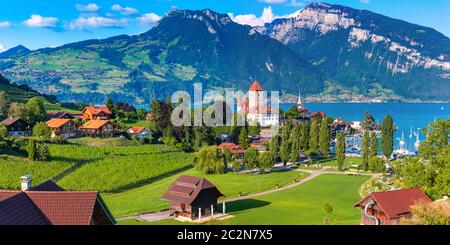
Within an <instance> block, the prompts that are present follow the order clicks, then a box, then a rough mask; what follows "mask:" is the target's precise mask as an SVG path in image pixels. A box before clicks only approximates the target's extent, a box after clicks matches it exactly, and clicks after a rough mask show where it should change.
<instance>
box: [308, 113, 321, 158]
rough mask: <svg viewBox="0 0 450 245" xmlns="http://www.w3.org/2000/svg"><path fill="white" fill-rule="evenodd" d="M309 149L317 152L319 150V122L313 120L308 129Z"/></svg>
mask: <svg viewBox="0 0 450 245" xmlns="http://www.w3.org/2000/svg"><path fill="white" fill-rule="evenodd" d="M309 149H310V150H313V151H315V152H317V151H318V150H319V122H318V120H313V122H312V123H311V128H310V130H309Z"/></svg>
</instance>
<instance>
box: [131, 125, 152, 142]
mask: <svg viewBox="0 0 450 245" xmlns="http://www.w3.org/2000/svg"><path fill="white" fill-rule="evenodd" d="M127 134H128V135H129V136H130V137H131V136H133V135H136V137H137V138H138V139H144V138H148V139H151V138H152V137H153V133H152V131H151V130H150V129H148V128H146V127H140V126H134V127H131V128H129V129H128V130H127Z"/></svg>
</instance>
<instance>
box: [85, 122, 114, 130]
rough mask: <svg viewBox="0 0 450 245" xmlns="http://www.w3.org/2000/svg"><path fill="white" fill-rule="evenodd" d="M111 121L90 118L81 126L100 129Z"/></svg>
mask: <svg viewBox="0 0 450 245" xmlns="http://www.w3.org/2000/svg"><path fill="white" fill-rule="evenodd" d="M108 123H111V122H110V121H109V120H90V121H88V122H86V123H85V124H83V125H81V127H80V128H84V129H99V128H101V127H102V126H103V125H105V124H108Z"/></svg>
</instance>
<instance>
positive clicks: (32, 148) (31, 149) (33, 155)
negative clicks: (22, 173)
mask: <svg viewBox="0 0 450 245" xmlns="http://www.w3.org/2000/svg"><path fill="white" fill-rule="evenodd" d="M27 152H28V159H30V160H31V161H35V160H36V159H37V149H36V142H35V141H34V140H33V139H30V140H29V141H28V148H27Z"/></svg>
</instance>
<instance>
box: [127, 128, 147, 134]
mask: <svg viewBox="0 0 450 245" xmlns="http://www.w3.org/2000/svg"><path fill="white" fill-rule="evenodd" d="M144 129H145V127H140V126H134V127H131V128H130V129H128V132H129V133H133V134H139V133H140V132H142V130H144Z"/></svg>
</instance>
